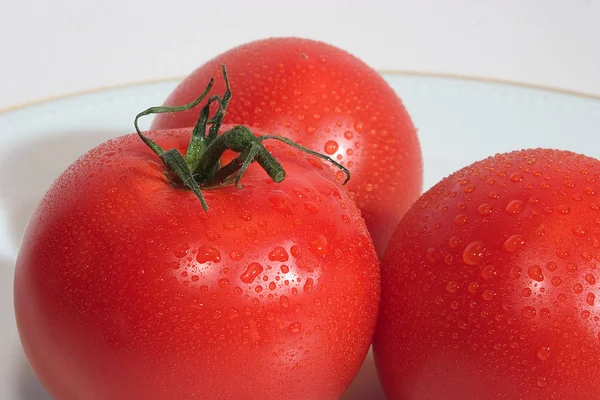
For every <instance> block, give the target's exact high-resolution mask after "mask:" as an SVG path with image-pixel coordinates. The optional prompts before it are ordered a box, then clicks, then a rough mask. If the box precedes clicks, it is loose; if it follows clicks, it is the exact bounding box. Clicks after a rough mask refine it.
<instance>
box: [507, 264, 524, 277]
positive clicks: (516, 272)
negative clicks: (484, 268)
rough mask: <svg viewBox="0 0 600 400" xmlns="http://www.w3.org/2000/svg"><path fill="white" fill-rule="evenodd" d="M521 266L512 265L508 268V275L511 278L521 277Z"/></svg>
mask: <svg viewBox="0 0 600 400" xmlns="http://www.w3.org/2000/svg"><path fill="white" fill-rule="evenodd" d="M521 272H522V270H521V267H512V268H511V269H510V272H509V275H510V277H511V278H512V279H519V278H520V277H521Z"/></svg>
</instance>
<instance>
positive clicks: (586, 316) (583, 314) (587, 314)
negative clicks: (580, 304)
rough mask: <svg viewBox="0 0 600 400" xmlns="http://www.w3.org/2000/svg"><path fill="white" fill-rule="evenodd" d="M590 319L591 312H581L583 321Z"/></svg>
mask: <svg viewBox="0 0 600 400" xmlns="http://www.w3.org/2000/svg"><path fill="white" fill-rule="evenodd" d="M589 317H590V312H589V311H588V310H583V311H582V312H581V319H584V320H585V319H588V318H589Z"/></svg>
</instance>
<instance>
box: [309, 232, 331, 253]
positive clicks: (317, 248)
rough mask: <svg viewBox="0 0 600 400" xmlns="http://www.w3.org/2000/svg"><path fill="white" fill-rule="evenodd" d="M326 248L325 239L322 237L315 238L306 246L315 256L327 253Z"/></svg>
mask: <svg viewBox="0 0 600 400" xmlns="http://www.w3.org/2000/svg"><path fill="white" fill-rule="evenodd" d="M327 247H328V243H327V238H326V237H325V236H323V235H317V236H315V237H314V239H313V240H312V241H311V242H310V244H309V246H308V248H309V249H310V251H311V252H312V253H313V254H315V255H317V256H323V255H325V253H327Z"/></svg>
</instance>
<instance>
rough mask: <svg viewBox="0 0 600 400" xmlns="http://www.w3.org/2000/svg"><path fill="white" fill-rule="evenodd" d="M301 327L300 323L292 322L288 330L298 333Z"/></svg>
mask: <svg viewBox="0 0 600 400" xmlns="http://www.w3.org/2000/svg"><path fill="white" fill-rule="evenodd" d="M301 329H302V324H300V322H292V323H291V324H290V327H289V330H290V332H292V333H298V332H300V330H301Z"/></svg>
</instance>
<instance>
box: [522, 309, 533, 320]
mask: <svg viewBox="0 0 600 400" xmlns="http://www.w3.org/2000/svg"><path fill="white" fill-rule="evenodd" d="M521 315H522V316H523V317H524V318H527V319H531V318H533V317H535V315H536V311H535V308H533V307H531V306H525V307H523V309H521Z"/></svg>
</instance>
